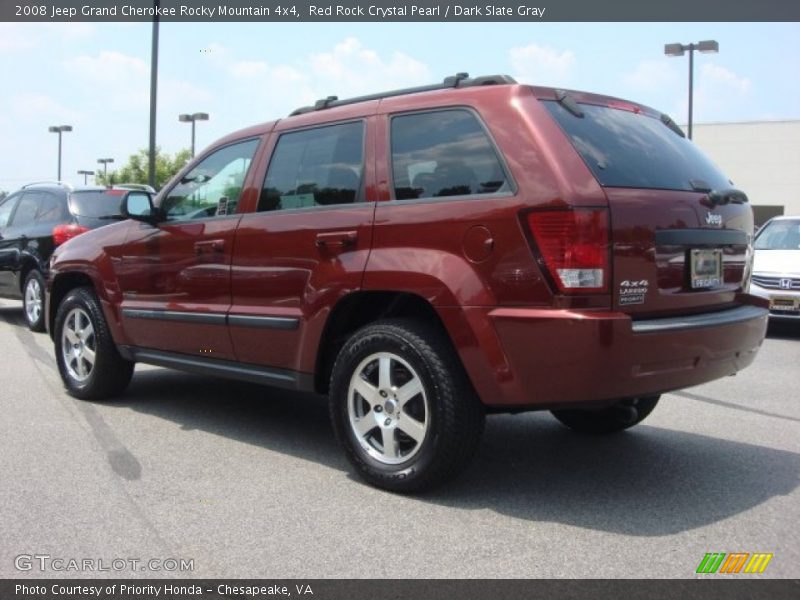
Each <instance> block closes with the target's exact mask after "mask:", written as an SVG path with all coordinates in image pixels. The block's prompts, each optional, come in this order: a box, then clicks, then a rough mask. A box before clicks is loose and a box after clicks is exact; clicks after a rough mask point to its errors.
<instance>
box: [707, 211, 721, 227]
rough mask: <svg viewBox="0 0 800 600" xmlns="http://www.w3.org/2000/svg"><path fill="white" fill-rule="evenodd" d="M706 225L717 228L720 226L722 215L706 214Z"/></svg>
mask: <svg viewBox="0 0 800 600" xmlns="http://www.w3.org/2000/svg"><path fill="white" fill-rule="evenodd" d="M706 223H707V224H708V225H716V226H717V227H719V226H720V225H722V215H715V214H714V213H711V212H710V213H708V214H707V215H706Z"/></svg>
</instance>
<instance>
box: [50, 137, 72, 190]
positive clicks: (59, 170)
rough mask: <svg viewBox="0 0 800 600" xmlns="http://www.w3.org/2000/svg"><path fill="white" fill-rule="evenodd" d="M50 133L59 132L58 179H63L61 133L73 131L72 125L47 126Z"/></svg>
mask: <svg viewBox="0 0 800 600" xmlns="http://www.w3.org/2000/svg"><path fill="white" fill-rule="evenodd" d="M47 130H48V131H49V132H50V133H57V134H58V175H57V179H58V181H61V134H62V133H64V132H67V131H72V125H51V126H50V127H48V128H47Z"/></svg>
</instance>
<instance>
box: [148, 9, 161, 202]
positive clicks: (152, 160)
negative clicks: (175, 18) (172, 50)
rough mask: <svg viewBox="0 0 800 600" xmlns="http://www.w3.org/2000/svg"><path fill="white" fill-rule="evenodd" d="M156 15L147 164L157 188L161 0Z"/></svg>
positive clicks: (151, 178)
mask: <svg viewBox="0 0 800 600" xmlns="http://www.w3.org/2000/svg"><path fill="white" fill-rule="evenodd" d="M153 8H154V9H155V16H154V17H153V38H152V47H151V49H150V148H149V150H148V154H149V161H148V165H147V182H148V183H149V184H150V187H152V188H153V189H155V188H156V98H157V97H158V21H159V19H158V13H159V8H161V0H154V1H153Z"/></svg>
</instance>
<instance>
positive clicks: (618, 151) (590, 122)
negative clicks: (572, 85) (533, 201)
mask: <svg viewBox="0 0 800 600" xmlns="http://www.w3.org/2000/svg"><path fill="white" fill-rule="evenodd" d="M543 104H544V106H545V107H546V108H547V110H548V111H550V114H551V115H553V117H555V119H556V121H558V124H559V125H561V128H562V129H563V130H564V131H565V132H566V134H567V135H568V136H569V138H570V140H571V141H572V145H573V146H575V149H576V150H577V151H578V153H580V155H581V157H583V160H584V162H586V164H587V166H588V167H589V168H590V169H591V171H592V173H594V176H595V177H596V178H597V181H599V182H600V185H603V186H607V187H628V188H650V189H665V190H690V191H691V190H694V189H697V188H698V187H700V186H702V187H708V188H710V189H725V188H729V187H730V185H731V183H730V181H728V178H727V177H725V175H724V174H723V173H722V172H721V171H720V170H719V169H718V168H717V167H716V166H715V165H714V163H712V162H711V161H710V160H709V159H708V158H706V156H705V155H704V154H703V153H702V152H700V150H699V149H698V148H697V147H696V146H695V145H694V144H693V143H692V142H691V141H689V140H688V139H686V138H683V137H681V136H680V135H678V134H677V133H675V132H674V131H672V130H671V129H670V128H669V127H667V126H666V125H665V124H664V123H662V122H661V121H660V120H659V119H656V118H654V117H652V116H649V115H646V114H644V113H636V112H633V111H630V110H621V109H618V108H610V107H607V106H596V105H593V104H580V105H579V106H580V109H581V111H583V117H577V116H575V115H574V114H572V113H571V112H569V111H568V110H567V109H566V108H564V107H563V106H562V105H561V104H559V103H558V102H555V101H552V100H547V101H543ZM692 182H694V184H695V185H692Z"/></svg>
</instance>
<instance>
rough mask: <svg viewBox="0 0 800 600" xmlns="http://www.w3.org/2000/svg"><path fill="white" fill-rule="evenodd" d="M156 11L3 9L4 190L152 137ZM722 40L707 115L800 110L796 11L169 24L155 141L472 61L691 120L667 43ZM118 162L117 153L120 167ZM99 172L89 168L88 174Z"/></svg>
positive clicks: (703, 118) (473, 67)
mask: <svg viewBox="0 0 800 600" xmlns="http://www.w3.org/2000/svg"><path fill="white" fill-rule="evenodd" d="M151 30H152V27H151V25H150V24H147V23H30V24H18V23H0V74H1V75H2V77H1V79H0V190H5V191H13V190H15V189H18V188H19V187H21V186H22V185H24V184H25V183H28V182H31V181H36V180H45V179H55V178H56V170H57V148H58V142H57V136H56V135H55V134H52V133H49V132H48V126H51V125H62V124H69V125H72V126H73V128H74V129H73V131H72V132H70V133H65V134H64V138H63V165H62V179H64V180H66V181H69V182H71V183H73V184H82V183H83V176H82V175H78V174H77V171H78V170H97V168H98V167H101V165H98V164H97V159H98V158H101V157H113V158H114V159H115V161H116V163H115V165H116V166H121V165H122V164H123V163H124V162H125V161H126V160H127V158H128V157H129V156H130V155H131V154H134V153H135V152H137V151H138V150H139V149H142V148H146V147H147V145H148V136H149V94H150V88H149V80H150V45H151V37H150V36H151ZM707 39H714V40H717V41H718V42H719V47H720V51H719V54H695V95H694V115H695V116H694V122H695V123H711V122H739V121H753V120H788V119H793V120H794V119H800V68H798V67H797V65H798V59H800V24H799V23H624V24H621V23H513V24H512V23H358V24H357V23H296V24H295V23H162V24H161V29H160V51H159V81H158V111H157V115H158V117H157V118H158V121H157V142H158V144H159V145H160V146H161V147H162V149H163V150H165V151H167V152H169V153H174V152H176V151H178V150H180V149H182V148H188V147H189V145H190V134H191V126H190V125H188V124H186V123H181V122H179V121H178V114H180V113H194V112H207V113H209V114H210V120H209V121H207V122H199V123H198V124H197V148H198V151H199V150H200V149H201V148H203V147H205V146H207V145H209V144H211V143H212V142H213V141H214V140H216V139H218V138H220V137H222V136H223V135H226V134H228V133H230V132H232V131H235V130H237V129H241V128H243V127H247V126H249V125H253V124H255V123H260V122H263V121H270V120H273V119H276V118H280V117H283V116H286V115H288V113H289V112H291V111H292V110H293V109H295V108H297V107H299V106H302V105H306V104H309V103H312V102H313V101H314V100H316V99H318V98H323V97H326V96H330V95H337V96H339V97H340V98H344V97H348V96H353V95H359V94H367V93H374V92H379V91H383V90H388V89H394V88H398V87H408V86H414V85H424V84H428V83H433V82H436V81H441V80H442V79H443V78H444V77H446V76H448V75H452V74H455V73H457V72H461V71H466V72H469V73H470V74H471V75H473V76H476V75H487V74H497V73H504V74H508V75H511V76H512V77H515V78H516V79H517V80H518V81H520V82H521V83H531V84H537V85H544V86H557V87H565V88H570V89H578V90H586V91H591V92H597V93H603V94H608V95H612V96H618V97H622V98H626V99H629V100H633V101H636V102H640V103H643V104H646V105H649V106H652V107H654V108H657V109H659V110H661V111H663V112H666V113H668V114H670V115H672V117H673V118H674V119H675V120H676V121H677V122H678V123H681V124H683V123H685V122H686V113H687V95H688V60H687V57H686V56H684V57H681V58H671V57H667V56H665V55H664V44H665V43H672V42H681V43H684V44H687V43H689V42H697V41H700V40H707ZM112 166H114V165H112ZM90 183H91V179H90Z"/></svg>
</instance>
